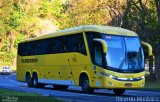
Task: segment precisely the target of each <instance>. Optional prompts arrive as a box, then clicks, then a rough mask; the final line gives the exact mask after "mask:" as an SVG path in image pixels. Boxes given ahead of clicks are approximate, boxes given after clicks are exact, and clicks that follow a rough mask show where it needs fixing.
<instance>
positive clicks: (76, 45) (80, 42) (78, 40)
mask: <svg viewBox="0 0 160 102" xmlns="http://www.w3.org/2000/svg"><path fill="white" fill-rule="evenodd" d="M72 44H73V51H74V52H80V53H82V54H84V55H86V49H85V44H84V39H83V35H82V34H75V35H73V37H72Z"/></svg>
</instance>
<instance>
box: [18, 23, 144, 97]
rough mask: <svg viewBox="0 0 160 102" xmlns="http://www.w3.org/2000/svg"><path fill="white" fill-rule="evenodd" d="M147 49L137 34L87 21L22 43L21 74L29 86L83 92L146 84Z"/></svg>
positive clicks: (119, 89)
mask: <svg viewBox="0 0 160 102" xmlns="http://www.w3.org/2000/svg"><path fill="white" fill-rule="evenodd" d="M144 74H145V72H144V54H143V49H142V46H141V42H140V39H139V37H138V35H137V34H136V33H134V32H132V31H129V30H126V29H122V28H118V27H109V26H98V25H84V26H79V27H74V28H68V29H65V30H60V31H57V32H54V33H51V34H48V35H44V36H40V37H37V38H33V39H29V40H25V41H23V42H21V43H19V45H18V55H17V79H18V80H19V81H25V82H27V85H28V86H29V87H44V86H45V85H53V86H54V88H57V89H67V88H68V86H70V85H75V86H81V87H82V91H83V92H87V93H89V92H93V91H94V89H102V88H104V89H113V91H114V93H115V94H117V95H122V94H123V93H124V92H125V90H126V89H132V88H142V87H143V86H144V84H145V77H144Z"/></svg>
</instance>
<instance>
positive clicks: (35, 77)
mask: <svg viewBox="0 0 160 102" xmlns="http://www.w3.org/2000/svg"><path fill="white" fill-rule="evenodd" d="M33 87H38V76H37V74H33Z"/></svg>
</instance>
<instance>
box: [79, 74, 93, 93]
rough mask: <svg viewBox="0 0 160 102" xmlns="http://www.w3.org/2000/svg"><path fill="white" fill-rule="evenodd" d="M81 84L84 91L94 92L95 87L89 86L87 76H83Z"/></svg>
mask: <svg viewBox="0 0 160 102" xmlns="http://www.w3.org/2000/svg"><path fill="white" fill-rule="evenodd" d="M80 84H81V87H82V91H83V92H85V93H93V92H94V89H93V88H90V86H89V79H88V77H87V76H81V79H80Z"/></svg>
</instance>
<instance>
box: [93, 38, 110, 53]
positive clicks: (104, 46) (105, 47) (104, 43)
mask: <svg viewBox="0 0 160 102" xmlns="http://www.w3.org/2000/svg"><path fill="white" fill-rule="evenodd" d="M93 41H95V42H99V43H101V44H102V47H103V53H104V54H107V51H108V46H107V43H106V41H105V40H103V39H100V38H94V39H93Z"/></svg>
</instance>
